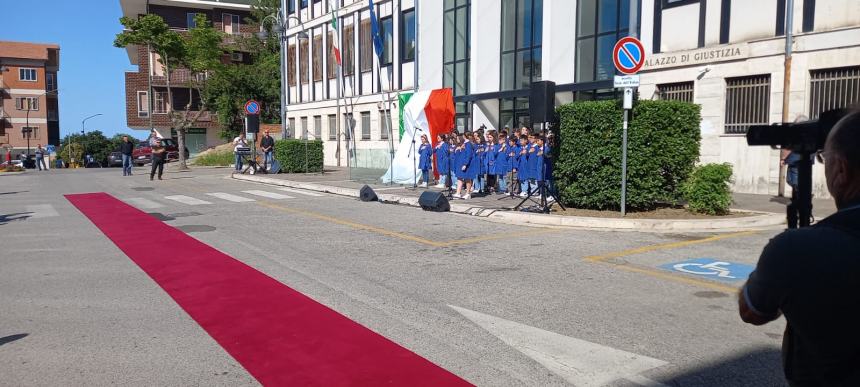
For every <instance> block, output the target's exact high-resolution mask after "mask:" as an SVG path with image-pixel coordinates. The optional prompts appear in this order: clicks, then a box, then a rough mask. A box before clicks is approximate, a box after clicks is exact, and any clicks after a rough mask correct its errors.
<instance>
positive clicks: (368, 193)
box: [358, 184, 379, 202]
mask: <svg viewBox="0 0 860 387" xmlns="http://www.w3.org/2000/svg"><path fill="white" fill-rule="evenodd" d="M358 198H359V199H361V201H363V202H375V201H378V200H379V198H378V197H377V196H376V192H373V188H370V186H369V185H367V184H365V185H364V187H361V191H359V194H358Z"/></svg>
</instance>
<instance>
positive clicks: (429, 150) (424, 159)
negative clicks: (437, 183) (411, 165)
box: [418, 134, 433, 188]
mask: <svg viewBox="0 0 860 387" xmlns="http://www.w3.org/2000/svg"><path fill="white" fill-rule="evenodd" d="M432 164H433V146H432V145H430V141H428V140H427V136H426V135H423V134H422V135H421V146H420V147H419V148H418V168H419V169H421V179H422V180H424V181H422V182H421V185H419V187H421V188H427V185H429V184H430V170H431V169H432V167H433V165H432Z"/></svg>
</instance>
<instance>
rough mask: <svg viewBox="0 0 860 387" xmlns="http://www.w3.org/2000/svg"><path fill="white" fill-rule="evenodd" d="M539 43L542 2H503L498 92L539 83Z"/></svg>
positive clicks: (540, 38)
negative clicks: (499, 84) (499, 85)
mask: <svg viewBox="0 0 860 387" xmlns="http://www.w3.org/2000/svg"><path fill="white" fill-rule="evenodd" d="M614 1H619V0H614ZM625 1H626V0H625ZM542 42H543V0H516V1H504V2H502V58H501V80H500V81H501V82H500V83H501V90H517V89H525V88H528V87H530V86H531V84H532V82H537V81H540V80H541V72H542V70H541V43H542Z"/></svg>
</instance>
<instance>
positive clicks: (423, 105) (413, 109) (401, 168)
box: [380, 89, 455, 184]
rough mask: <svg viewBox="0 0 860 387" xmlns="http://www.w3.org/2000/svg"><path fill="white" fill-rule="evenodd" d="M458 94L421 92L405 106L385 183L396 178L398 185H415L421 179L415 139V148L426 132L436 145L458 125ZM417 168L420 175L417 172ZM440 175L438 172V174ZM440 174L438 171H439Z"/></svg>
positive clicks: (445, 90)
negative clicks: (456, 123) (413, 153)
mask: <svg viewBox="0 0 860 387" xmlns="http://www.w3.org/2000/svg"><path fill="white" fill-rule="evenodd" d="M454 114H455V110H454V94H453V92H452V90H451V89H438V90H431V91H419V92H416V93H415V94H413V95H412V97H411V98H409V102H407V103H406V105H405V106H403V112H402V119H403V133H402V134H401V135H400V144H399V145H398V146H397V151H396V152H395V153H394V161H393V163H392V165H391V166H390V167H389V169H388V171H386V172H385V174H384V175H382V176H381V177H380V179H382V182H383V183H388V182H389V181H391V180H392V170H393V172H394V173H393V181H394V183H397V184H412V182H413V181H415V180H416V179H419V180H420V178H421V170H418V169H417V167H418V162H417V160H418V157H417V155H416V157H414V158H413V157H412V154H411V152H412V140H413V138H414V139H415V151H416V152H417V151H418V147H419V146H421V136H422V135H426V136H427V138H428V139H429V140H430V142H431V143H432V144H433V145H434V146H435V145H436V136H438V135H440V134H447V133H451V132H452V131H453V128H454ZM416 170H417V176H416V174H414V173H415V171H416ZM434 174H436V173H434ZM436 176H438V174H436Z"/></svg>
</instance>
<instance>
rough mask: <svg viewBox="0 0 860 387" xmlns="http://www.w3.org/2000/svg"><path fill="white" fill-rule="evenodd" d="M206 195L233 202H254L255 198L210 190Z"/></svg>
mask: <svg viewBox="0 0 860 387" xmlns="http://www.w3.org/2000/svg"><path fill="white" fill-rule="evenodd" d="M207 195H209V196H212V197H216V198H218V199H224V200H226V201H230V202H234V203H246V202H256V200H254V199H251V198H246V197H242V196H238V195H233V194H228V193H224V192H210V193H207Z"/></svg>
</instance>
